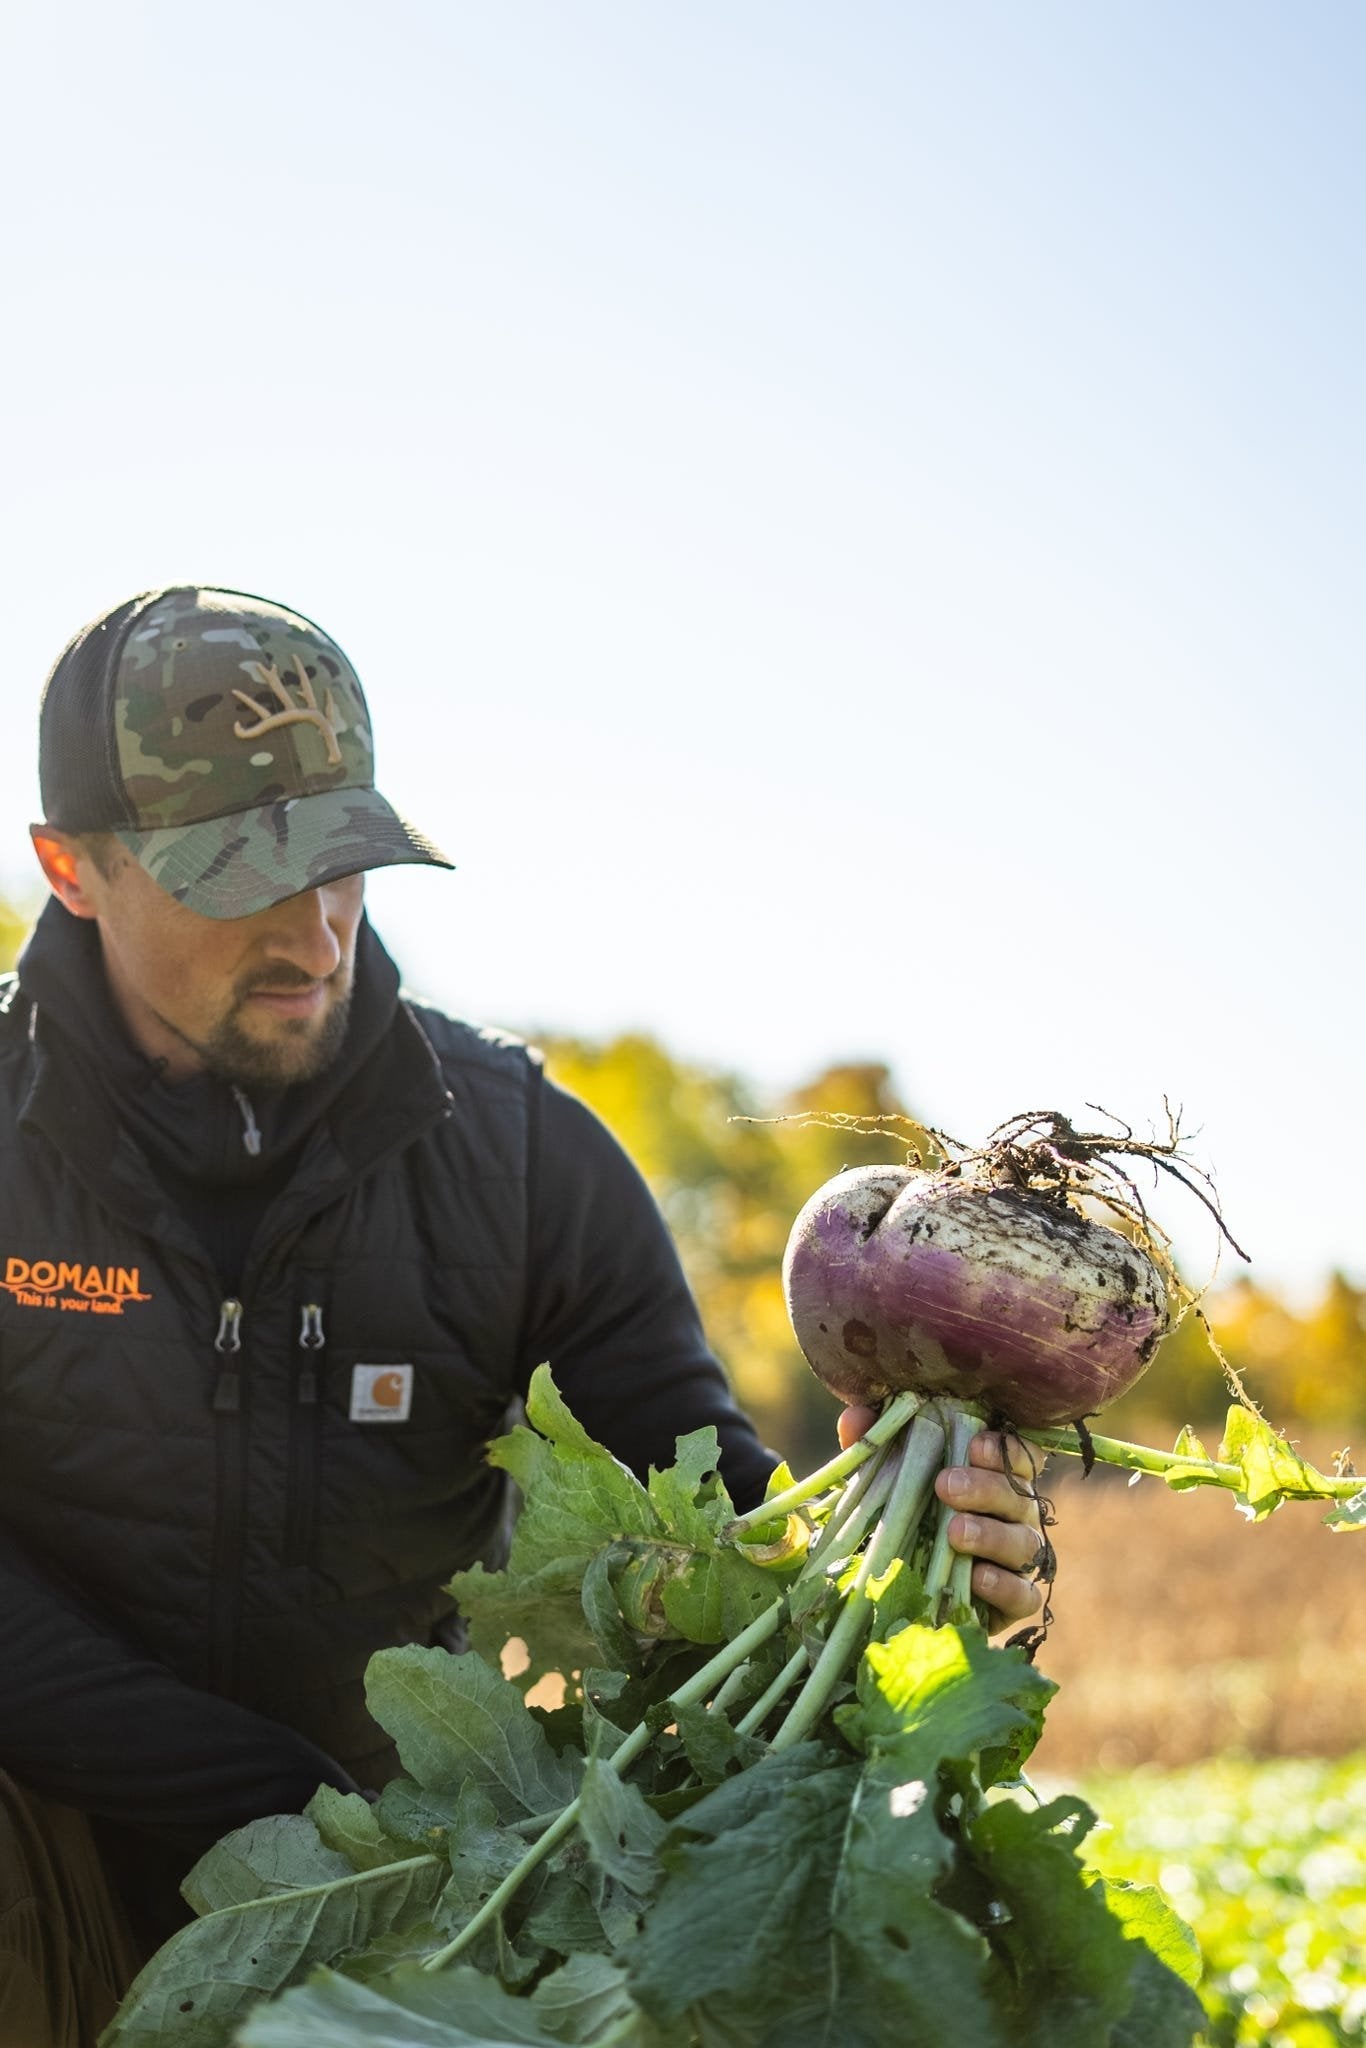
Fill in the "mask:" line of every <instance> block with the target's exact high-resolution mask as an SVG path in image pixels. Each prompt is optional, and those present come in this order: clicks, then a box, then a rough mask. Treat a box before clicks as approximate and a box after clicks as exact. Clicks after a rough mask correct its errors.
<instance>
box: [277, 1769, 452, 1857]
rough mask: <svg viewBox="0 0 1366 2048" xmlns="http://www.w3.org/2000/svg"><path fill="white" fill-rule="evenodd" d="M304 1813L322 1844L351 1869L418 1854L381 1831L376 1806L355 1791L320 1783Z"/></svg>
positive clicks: (405, 1844)
mask: <svg viewBox="0 0 1366 2048" xmlns="http://www.w3.org/2000/svg"><path fill="white" fill-rule="evenodd" d="M304 1813H305V1815H306V1816H307V1818H308V1819H309V1820H311V1821H312V1822H313V1825H314V1826H315V1827H316V1828H317V1830H318V1833H319V1835H320V1836H321V1837H322V1840H323V1841H324V1843H325V1844H326V1846H327V1847H328V1848H329V1849H335V1850H336V1851H337V1853H338V1855H340V1856H344V1857H345V1858H346V1860H347V1862H348V1863H349V1864H350V1866H351V1868H352V1869H353V1870H381V1869H382V1868H383V1867H384V1865H385V1864H386V1863H401V1862H402V1860H403V1858H404V1857H405V1856H406V1855H412V1854H416V1853H418V1852H417V1851H416V1850H414V1849H413V1848H411V1846H410V1845H409V1844H408V1843H405V1842H404V1841H401V1840H397V1839H396V1838H395V1837H394V1836H393V1835H387V1834H386V1833H385V1832H384V1829H383V1828H382V1827H381V1826H380V1822H379V1815H378V1813H377V1811H376V1809H375V1808H374V1807H373V1806H372V1805H371V1804H370V1802H369V1800H368V1799H362V1797H361V1795H360V1793H359V1792H338V1791H337V1790H336V1788H335V1787H334V1786H332V1785H320V1786H319V1787H318V1789H317V1791H316V1792H315V1793H314V1794H313V1797H312V1798H311V1799H310V1800H309V1802H308V1804H307V1806H306V1807H305V1808H304ZM424 1846H427V1845H425V1844H424Z"/></svg>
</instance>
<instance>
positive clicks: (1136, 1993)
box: [1105, 1942, 1208, 2048]
mask: <svg viewBox="0 0 1366 2048" xmlns="http://www.w3.org/2000/svg"><path fill="white" fill-rule="evenodd" d="M1130 1946H1131V1947H1133V1948H1134V1949H1136V1950H1137V1954H1136V1955H1135V1957H1134V1964H1133V1974H1132V1976H1131V1978H1130V2000H1129V2008H1128V2011H1127V2012H1126V2013H1125V2014H1124V2015H1123V2017H1122V2018H1121V2019H1118V2020H1116V2021H1115V2024H1114V2025H1113V2027H1111V2029H1110V2032H1109V2034H1108V2036H1107V2038H1106V2044H1105V2048H1191V2043H1192V2042H1193V2041H1195V2040H1197V2039H1198V2040H1202V2041H1203V2040H1204V2039H1205V2028H1206V2026H1207V2024H1208V2022H1207V2020H1206V2017H1205V2008H1204V2006H1203V2005H1202V2004H1201V2003H1200V2000H1199V1999H1198V1998H1197V1997H1196V1995H1195V1993H1194V1992H1193V1991H1192V1990H1191V1988H1190V1986H1189V1985H1188V1984H1183V1983H1182V1982H1181V1979H1180V1978H1179V1977H1178V1976H1175V1975H1174V1974H1173V1972H1172V1971H1171V1970H1169V1969H1167V1968H1166V1967H1165V1965H1164V1964H1162V1963H1160V1962H1159V1961H1158V1960H1157V1957H1156V1956H1154V1955H1153V1954H1152V1953H1151V1951H1150V1950H1148V1949H1146V1948H1145V1947H1143V1945H1142V1944H1141V1943H1139V1942H1133V1943H1131V1944H1130Z"/></svg>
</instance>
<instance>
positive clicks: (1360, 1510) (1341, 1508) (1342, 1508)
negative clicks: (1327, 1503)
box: [1324, 1486, 1366, 1529]
mask: <svg viewBox="0 0 1366 2048" xmlns="http://www.w3.org/2000/svg"><path fill="white" fill-rule="evenodd" d="M1324 1520H1325V1521H1326V1522H1327V1524H1328V1527H1329V1528H1330V1529H1366V1486H1363V1487H1362V1489H1361V1491H1360V1493H1354V1494H1353V1495H1352V1496H1351V1498H1350V1500H1340V1501H1336V1502H1335V1503H1334V1505H1333V1512H1332V1514H1331V1515H1325V1517H1324Z"/></svg>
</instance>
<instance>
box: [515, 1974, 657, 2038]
mask: <svg viewBox="0 0 1366 2048" xmlns="http://www.w3.org/2000/svg"><path fill="white" fill-rule="evenodd" d="M531 2004H532V2005H533V2007H534V2008H535V2011H536V2015H537V2018H538V2019H539V2020H540V2021H541V2022H542V2024H543V2025H544V2026H545V2027H546V2029H547V2030H548V2031H549V2032H550V2033H552V2034H553V2035H554V2036H555V2039H556V2040H557V2041H565V2042H572V2043H575V2044H580V2048H591V2044H592V2043H593V2042H594V2041H596V2040H598V2039H600V2038H601V2036H602V2035H603V2034H605V2033H608V2032H609V2031H610V2030H611V2029H612V2028H614V2027H620V2026H621V2025H622V2024H623V2023H624V2022H625V2021H626V2020H627V2019H628V2018H629V2016H630V2014H631V2013H632V2012H633V2011H634V2010H635V2007H634V2005H633V2003H632V2000H631V1997H630V1995H629V1993H628V1992H627V1989H626V1973H625V1971H624V1970H623V1968H622V1966H621V1964H620V1963H618V1962H612V1961H609V1960H608V1958H607V1957H606V1956H574V1957H571V1959H570V1961H569V1962H567V1963H565V1964H564V1965H563V1967H562V1968H561V1969H558V1970H556V1971H555V1972H554V1973H553V1975H551V1976H549V1977H545V1978H543V1979H542V1980H541V1982H540V1983H539V1984H538V1985H537V1986H536V1989H535V1990H534V1991H533V1992H532V1994H531Z"/></svg>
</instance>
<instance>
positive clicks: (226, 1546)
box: [209, 1301, 247, 1697]
mask: <svg viewBox="0 0 1366 2048" xmlns="http://www.w3.org/2000/svg"><path fill="white" fill-rule="evenodd" d="M213 1348H214V1352H215V1354H216V1356H217V1360H218V1372H217V1378H216V1379H215V1382H214V1390H213V1410H214V1416H215V1420H216V1425H217V1438H218V1441H217V1447H216V1448H217V1482H218V1499H217V1517H216V1520H215V1524H214V1539H213V1579H212V1582H211V1584H210V1587H209V1686H210V1689H211V1690H212V1691H214V1692H218V1693H224V1694H227V1695H228V1696H229V1697H231V1694H232V1691H233V1687H234V1684H235V1681H236V1676H237V1637H238V1623H239V1618H240V1615H241V1608H242V1566H243V1551H244V1548H245V1534H246V1511H247V1501H246V1491H247V1460H246V1448H247V1436H246V1422H245V1417H244V1414H243V1406H244V1401H243V1397H244V1394H245V1391H246V1388H245V1382H244V1377H243V1373H242V1370H241V1366H240V1364H239V1355H240V1353H241V1350H242V1304H241V1302H240V1301H225V1302H222V1303H220V1305H219V1310H218V1334H217V1335H216V1336H215V1338H214V1340H213Z"/></svg>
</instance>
